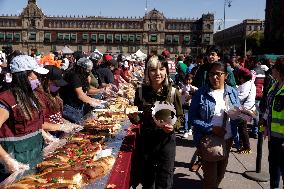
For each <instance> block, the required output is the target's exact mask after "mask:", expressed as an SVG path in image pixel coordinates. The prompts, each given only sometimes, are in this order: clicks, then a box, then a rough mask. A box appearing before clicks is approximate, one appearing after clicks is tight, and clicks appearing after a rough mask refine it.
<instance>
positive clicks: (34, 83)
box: [30, 79, 40, 90]
mask: <svg viewBox="0 0 284 189" xmlns="http://www.w3.org/2000/svg"><path fill="white" fill-rule="evenodd" d="M30 84H31V87H32V90H35V89H36V88H37V87H38V86H39V85H40V81H39V80H38V79H34V80H30Z"/></svg>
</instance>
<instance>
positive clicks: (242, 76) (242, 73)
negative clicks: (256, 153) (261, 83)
mask: <svg viewBox="0 0 284 189" xmlns="http://www.w3.org/2000/svg"><path fill="white" fill-rule="evenodd" d="M236 76H237V80H238V82H239V84H240V85H239V87H238V88H237V91H238V97H239V99H240V102H241V105H242V106H243V107H244V108H245V109H247V110H252V111H255V109H256V108H255V96H256V87H255V84H254V81H253V80H252V74H251V72H250V70H248V69H246V68H241V69H239V70H238V72H237V74H236ZM238 132H239V135H240V139H241V141H242V147H241V148H240V150H239V153H241V154H250V153H252V151H251V149H250V142H249V134H248V131H247V121H246V120H242V119H240V122H239V124H238Z"/></svg>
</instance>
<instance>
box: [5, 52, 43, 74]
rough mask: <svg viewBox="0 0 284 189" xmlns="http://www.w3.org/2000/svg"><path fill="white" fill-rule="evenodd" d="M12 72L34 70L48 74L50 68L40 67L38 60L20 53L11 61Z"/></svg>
mask: <svg viewBox="0 0 284 189" xmlns="http://www.w3.org/2000/svg"><path fill="white" fill-rule="evenodd" d="M10 70H11V73H17V72H23V71H27V70H32V71H34V72H37V73H39V74H47V73H48V70H47V69H45V68H43V67H40V66H39V65H38V63H37V62H36V60H35V59H34V58H33V57H31V56H28V55H19V56H16V57H14V58H13V59H12V61H11V63H10Z"/></svg>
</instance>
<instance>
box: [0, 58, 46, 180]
mask: <svg viewBox="0 0 284 189" xmlns="http://www.w3.org/2000/svg"><path fill="white" fill-rule="evenodd" d="M10 71H11V73H12V77H13V79H12V83H11V87H10V89H9V90H7V91H4V92H2V93H0V115H1V116H0V182H1V181H2V180H4V179H5V178H6V177H8V176H9V175H10V174H12V173H14V172H16V171H21V170H23V171H27V170H29V171H31V170H32V169H33V168H34V167H35V166H36V165H37V164H38V163H39V162H41V160H42V150H43V145H44V140H43V130H42V124H43V111H42V106H41V104H40V102H39V100H38V98H37V97H36V96H35V95H34V93H33V90H34V89H35V88H36V87H37V86H38V85H39V84H40V82H39V80H38V79H37V74H47V73H48V70H47V69H45V68H42V67H40V66H39V65H38V64H37V62H36V61H35V59H34V58H32V57H30V56H27V55H18V56H16V57H14V58H13V59H12V60H11V62H10Z"/></svg>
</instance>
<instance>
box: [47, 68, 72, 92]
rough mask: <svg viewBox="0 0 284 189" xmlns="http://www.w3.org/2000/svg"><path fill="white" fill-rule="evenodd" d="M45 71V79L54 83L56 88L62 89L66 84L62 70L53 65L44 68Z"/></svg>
mask: <svg viewBox="0 0 284 189" xmlns="http://www.w3.org/2000/svg"><path fill="white" fill-rule="evenodd" d="M44 68H46V69H47V70H49V72H48V74H47V78H48V79H50V80H52V81H54V83H55V84H56V86H57V87H63V86H65V85H67V84H68V83H67V82H66V81H65V80H64V79H63V77H62V74H63V73H62V70H61V69H59V68H58V67H56V66H53V65H47V66H44Z"/></svg>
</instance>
